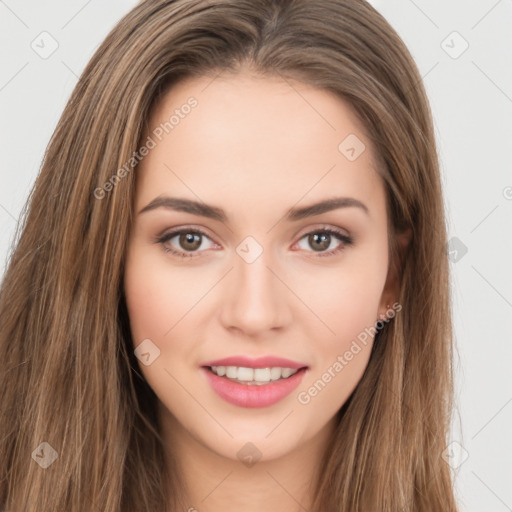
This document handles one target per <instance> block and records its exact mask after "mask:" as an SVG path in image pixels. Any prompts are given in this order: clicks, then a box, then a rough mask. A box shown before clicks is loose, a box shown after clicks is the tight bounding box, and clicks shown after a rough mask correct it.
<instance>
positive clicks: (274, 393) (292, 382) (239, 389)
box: [201, 367, 307, 407]
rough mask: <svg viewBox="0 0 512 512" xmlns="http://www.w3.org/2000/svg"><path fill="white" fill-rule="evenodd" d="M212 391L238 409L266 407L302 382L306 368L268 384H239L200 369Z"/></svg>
mask: <svg viewBox="0 0 512 512" xmlns="http://www.w3.org/2000/svg"><path fill="white" fill-rule="evenodd" d="M201 370H203V372H204V373H205V374H206V378H207V379H208V382H209V383H210V385H211V386H212V388H213V390H214V391H215V392H216V393H217V394H218V395H219V396H220V397H221V398H223V399H224V400H226V402H229V403H231V404H233V405H238V406H239V407H268V406H269V405H273V404H275V403H277V402H279V401H280V400H282V399H283V398H285V397H286V396H288V395H289V394H290V393H291V392H292V391H293V390H294V389H295V388H296V387H297V386H298V385H299V384H300V382H301V381H302V378H303V377H304V374H305V373H306V371H307V368H301V369H300V370H298V371H297V372H296V373H294V374H293V375H292V376H291V377H288V378H287V379H280V380H276V381H273V382H269V383H268V384H261V385H258V384H252V385H250V384H239V383H238V382H234V381H232V380H229V379H227V378H224V377H219V376H218V375H216V374H215V373H213V372H212V371H211V370H210V369H208V368H205V367H202V368H201Z"/></svg>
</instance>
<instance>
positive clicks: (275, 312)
mask: <svg viewBox="0 0 512 512" xmlns="http://www.w3.org/2000/svg"><path fill="white" fill-rule="evenodd" d="M249 247H250V246H249ZM243 248H244V245H243V244H240V247H239V250H238V251H237V252H238V254H237V255H235V260H234V268H233V271H232V272H230V275H231V279H230V281H231V283H230V286H229V291H228V293H227V296H226V297H225V300H224V301H223V303H222V321H223V323H224V325H225V327H236V328H238V329H240V330H242V331H245V332H247V333H253V334H254V333H256V332H258V331H265V330H269V329H272V328H276V327H282V326H283V325H284V324H285V323H286V322H287V319H288V314H287V311H288V303H287V300H286V297H285V295H286V294H285V290H284V289H283V288H284V287H283V285H282V283H280V282H279V279H277V278H276V277H275V275H274V273H273V272H272V271H270V270H269V268H267V266H268V267H270V268H272V266H273V265H272V262H271V261H270V257H269V254H267V252H266V251H262V252H261V253H260V254H259V256H257V257H256V259H252V258H249V257H246V254H244V252H243ZM245 248H247V246H245ZM250 250H253V254H252V256H253V257H254V247H252V248H250ZM250 250H249V252H250Z"/></svg>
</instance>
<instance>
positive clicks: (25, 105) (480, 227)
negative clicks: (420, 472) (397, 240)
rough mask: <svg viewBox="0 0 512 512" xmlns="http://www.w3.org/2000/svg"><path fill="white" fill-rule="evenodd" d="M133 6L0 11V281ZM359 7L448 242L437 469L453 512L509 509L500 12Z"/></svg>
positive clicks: (508, 96) (509, 182) (508, 14)
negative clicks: (447, 469)
mask: <svg viewBox="0 0 512 512" xmlns="http://www.w3.org/2000/svg"><path fill="white" fill-rule="evenodd" d="M135 4H136V1H135V0H124V1H122V0H111V1H109V2H105V1H103V2H102V1H100V0H89V1H87V0H67V1H64V0H46V1H45V2H36V1H35V0H30V1H29V0H6V1H2V0H0V46H1V48H2V52H1V55H0V64H1V65H0V108H1V117H0V260H1V265H0V276H1V275H3V272H4V267H5V264H6V262H7V258H8V253H9V248H10V243H11V242H12V240H13V235H14V229H15V225H16V220H17V218H18V216H19V214H20V211H21V208H22V205H23V203H24V201H25V200H26V198H27V196H28V193H29V191H30V188H31V186H32V184H33V182H34V180H35V177H36V175H37V173H38V170H39V166H40V163H41V159H42V156H43V153H44V150H45V147H46V145H47V143H48V141H49V139H50V136H51V134H52V132H53V130H54V128H55V126H56V123H57V121H58V119H59V117H60V115H61V113H62V110H63V108H64V105H65V103H66V101H67V99H68V97H69V95H70V93H71V91H72V89H73V87H74V86H75V84H76V82H77V79H78V76H79V75H80V73H81V72H82V70H83V68H84V66H85V64H86V63H87V61H88V60H89V59H90V57H91V56H92V54H93V52H94V51H95V49H96V48H97V46H98V45H99V44H100V43H101V41H102V40H103V39H104V38H105V36H106V35H107V33H108V32H109V31H110V30H111V28H112V27H113V26H114V25H115V23H116V22H117V21H118V20H119V19H120V18H121V17H122V16H123V15H124V14H125V13H126V12H127V11H128V10H130V9H131V8H132V7H133V6H135ZM372 4H373V5H374V6H375V7H376V8H377V9H378V10H379V11H380V12H381V13H382V14H383V15H384V16H385V17H386V18H387V20H388V21H389V22H390V23H391V24H392V25H393V27H395V29H396V30H397V31H398V33H399V34H400V36H401V37H402V38H403V39H404V41H405V43H406V44H407V45H408V47H409V49H410V50H411V53H412V54H413V57H414V58H415V60H416V62H417V64H418V67H419V69H420V71H421V74H422V76H423V78H424V83H425V86H426V89H427V93H428V94H429V98H430V101H431V106H432V109H433V114H434V120H435V128H436V135H437V140H438V147H439V154H440V158H441V164H442V172H443V182H444V187H445V202H446V208H447V213H448V222H449V234H450V238H452V239H453V238H454V237H456V239H453V240H452V241H451V244H450V247H449V250H450V251H451V258H452V260H453V261H452V263H451V266H452V271H453V274H452V285H453V304H454V309H453V311H454V323H455V333H456V338H457V348H458V356H457V361H456V365H457V412H456V415H455V419H454V424H453V429H452V440H453V442H454V444H452V445H451V446H450V449H448V450H447V451H446V452H445V453H444V454H442V456H443V457H444V458H445V459H446V461H447V463H450V465H451V466H452V467H454V468H455V474H456V475H457V476H456V486H457V494H458V496H459V499H460V503H461V510H462V511H463V512H473V511H485V512H505V511H507V510H512V485H511V483H512V460H511V455H512V437H511V435H510V433H511V431H512V428H511V427H512V381H511V377H510V375H511V372H510V366H511V363H512V343H511V341H512V340H511V335H510V329H509V326H510V320H511V319H512V270H511V261H512V258H511V256H512V172H511V161H512V155H511V152H510V148H511V146H512V66H511V61H512V45H511V44H510V43H511V41H510V31H511V29H512V2H511V1H510V0H499V1H496V0H481V1H475V0H471V1H462V0H457V1H450V2H447V1H442V0H435V1H427V0H414V1H413V0H389V1H383V0H374V1H372ZM43 31H46V32H48V33H49V34H51V38H53V39H55V40H56V41H57V43H58V48H57V49H56V51H55V52H54V53H53V54H52V55H50V56H49V57H48V58H46V59H43V58H41V57H40V56H39V54H38V53H36V51H34V50H33V49H32V47H31V44H32V45H33V46H35V47H37V46H36V45H39V46H38V47H39V51H40V52H43V51H49V49H51V44H52V42H51V38H50V36H44V35H43V36H40V34H41V32H43ZM454 32H457V34H454ZM42 38H46V39H44V40H43V41H41V39H42ZM466 45H469V46H468V48H467V50H466V51H464V52H463V53H461V52H462V50H464V48H465V46H466ZM43 46H44V49H43ZM459 54H460V55H459ZM466 249H467V252H466V253H465V250H466ZM507 262H508V263H507ZM507 321H508V322H507Z"/></svg>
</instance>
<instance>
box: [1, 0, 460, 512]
mask: <svg viewBox="0 0 512 512" xmlns="http://www.w3.org/2000/svg"><path fill="white" fill-rule="evenodd" d="M243 69H251V70H252V71H254V72H256V73H258V74H259V75H261V76H272V77H276V76H280V77H282V78H284V79H288V78H289V79H297V80H300V81H302V82H304V83H307V84H310V85H313V86H316V87H318V88H320V89H324V90H327V91H332V92H334V93H336V94H337V95H339V97H340V98H342V99H343V100H345V101H347V102H348V103H350V104H351V105H352V106H353V108H354V110H355V112H356V113H357V115H358V116H359V117H360V119H361V120H362V122H363V123H364V125H365V127H366V129H367V132H368V134H369V138H370V141H371V143H372V144H373V146H374V149H375V151H376V153H377V154H378V156H379V158H380V160H381V166H380V172H381V174H382V176H383V178H384V180H385V184H386V189H387V196H388V211H389V226H390V241H391V247H392V248H394V249H396V247H395V246H396V243H395V240H396V237H395V235H396V234H397V233H398V232H400V231H404V230H409V231H410V233H411V239H410V243H409V246H408V249H407V252H405V253H404V256H403V262H402V266H401V268H400V269H399V271H400V292H399V297H398V301H399V303H400V304H401V305H402V311H401V312H400V314H398V315H397V316H396V317H395V318H394V320H393V321H392V322H389V323H387V324H386V326H385V327H384V328H383V329H382V331H380V332H379V334H378V337H377V339H376V342H375V344H374V348H373V351H372V355H371V358H370V361H369V364H368V367H367V369H366V371H365V374H364V376H363V378H362V380H361V381H360V383H359V384H358V386H357V388H356V390H355V391H354V393H353V394H352V396H351V397H350V399H349V400H348V401H347V402H346V403H345V405H344V406H343V407H342V409H341V410H340V412H339V415H338V416H339V424H338V427H337V430H336V432H335V435H334V438H333V439H332V443H331V448H330V450H329V451H328V452H327V453H325V455H324V461H323V462H324V464H323V466H322V467H323V471H322V472H321V474H319V475H318V482H317V485H316V489H317V492H316V494H315V497H314V498H315V500H314V506H313V508H312V511H314V512H317V511H318V512H320V511H322V512H326V511H339V512H341V511H343V512H352V511H365V512H368V511H377V510H378V511H380V512H398V511H417V512H431V511H433V510H435V511H437V512H441V511H450V512H451V511H454V510H456V505H455V501H454V497H453V490H452V483H451V478H450V472H449V468H448V466H447V465H446V464H445V462H444V461H443V460H442V457H441V454H442V451H443V449H444V448H445V442H446V436H447V430H448V428H449V419H450V411H451V381H452V375H451V357H452V353H451V350H452V348H451V318H450V300H449V280H448V261H447V255H446V251H445V243H446V227H445V220H444V213H443V199H442V191H441V186H440V177H439V167H438V160H437V154H436V145H435V140H434V134H433V127H432V119H431V113H430V109H429V105H428V101H427V97H426V94H425V90H424V87H423V85H422V81H421V76H420V75H419V73H418V70H417V68H416V65H415V64H414V62H413V60H412V58H411V56H410V54H409V52H408V50H407V49H406V47H405V45H404V44H403V42H402V41H401V39H400V38H399V37H398V35H397V34H396V32H395V31H394V30H393V29H392V28H391V26H390V25H389V24H388V23H387V22H386V20H385V19H384V18H383V17H382V16H381V15H380V14H379V13H378V12H377V11H376V10H375V9H374V8H373V7H371V6H370V5H369V4H368V3H366V2H365V1H363V0H318V1H317V0H178V1H169V0H147V1H144V2H142V3H140V4H139V5H138V6H136V7H135V8H134V9H133V10H132V11H130V12H129V13H128V14H127V15H126V16H125V17H124V18H123V19H122V20H121V21H120V22H119V23H118V24H117V26H116V27H115V28H114V29H113V30H112V32H111V33H110V34H109V35H108V37H107V38H106V40H105V41H104V42H103V43H102V44H101V46H100V47H99V48H98V50H97V51H96V53H95V54H94V56H93V57H92V59H91V61H90V62H89V64H88V65H87V67H86V69H85V71H84V72H83V74H82V76H81V77H80V80H79V82H78V84H77V85H76V87H75V89H74V91H73V93H72V95H71V98H70V99H69V101H68V104H67V106H66V108H65V110H64V112H63V114H62V117H61V119H60V121H59V123H58V125H57V128H56V130H55V132H54V134H53V136H52V138H51V140H50V143H49V145H48V148H47V151H46V153H45V156H44V160H43V163H42V167H41V170H40V174H39V176H38V177H37V180H36V182H35V185H34V188H33V190H32V192H31V195H30V197H29V199H28V201H27V204H26V208H25V210H24V212H23V216H22V220H21V221H20V225H19V232H18V236H17V242H16V246H15V248H14V250H13V251H12V253H11V255H10V259H9V262H8V268H7V271H6V273H5V276H4V280H3V283H2V287H1V291H0V318H1V324H0V360H1V361H2V365H3V370H2V372H1V373H0V507H1V508H3V509H4V510H6V509H9V510H12V511H13V512H21V511H35V510H52V511H59V512H60V511H66V512H85V511H88V510H91V511H93V510H94V511H97V510H101V511H103V512H119V511H121V510H122V511H123V512H127V511H131V510H133V511H142V510H144V511H146V510H147V511H155V512H162V511H163V510H167V509H168V506H169V504H170V503H171V502H172V501H173V500H174V502H175V503H178V501H179V500H178V497H179V495H180V483H179V480H178V474H177V472H176V471H175V468H172V467H170V465H169V464H167V465H166V463H165V461H164V457H163V455H162V453H163V444H162V443H163V441H162V438H161V435H160V431H159V428H158V421H157V418H156V413H155V411H156V407H155V403H156V396H155V394H154V392H153V391H152V390H151V389H150V388H149V386H148V385H147V383H146V382H145V380H144V379H143V378H142V376H141V373H140V371H139V370H138V365H137V361H136V359H135V357H134V354H133V345H132V340H131V336H130V331H129V324H128V316H127V312H126V307H125V301H124V295H123V286H122V281H123V279H122V278H123V272H124V253H125V246H126V241H127V237H128V234H129V229H130V226H131V223H132V198H133V193H134V185H135V173H136V166H133V165H132V166H126V162H129V161H130V159H131V158H134V155H133V154H134V151H136V150H137V148H139V147H140V143H141V137H142V134H143V133H145V132H144V129H145V127H146V126H147V122H148V116H149V113H150V111H151V109H152V107H153V106H154V105H155V102H157V101H158V99H159V98H161V97H162V95H163V94H164V93H165V92H166V91H167V90H168V89H169V87H172V85H173V84H175V83H176V82H177V81H178V80H181V79H183V78H186V77H193V76H205V75H211V76H212V79H213V78H214V77H215V76H216V74H217V73H218V72H219V71H230V72H234V73H236V72H239V71H241V70H243ZM199 108H200V107H199ZM340 142H341V141H340ZM132 162H133V161H132ZM123 167H124V172H120V171H119V170H120V169H122V168H123ZM107 183H111V186H109V185H105V184H107ZM98 191H99V192H98ZM43 442H46V443H48V445H49V446H48V445H42V446H41V443H43ZM38 450H39V451H38ZM52 450H55V453H54V452H53V451H52ZM34 452H35V453H34ZM52 455H53V456H54V457H55V455H57V457H58V458H57V459H56V460H55V462H53V464H51V465H49V466H48V467H47V468H46V469H44V468H43V467H42V466H41V465H40V464H37V463H36V462H37V460H36V459H37V456H39V457H44V458H46V459H45V460H48V457H51V456H52ZM183 506H185V505H184V504H183Z"/></svg>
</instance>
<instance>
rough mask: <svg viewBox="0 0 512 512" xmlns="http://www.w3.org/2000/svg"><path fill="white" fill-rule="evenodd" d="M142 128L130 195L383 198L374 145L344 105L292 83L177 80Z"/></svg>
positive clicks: (251, 201) (237, 78)
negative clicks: (142, 145) (148, 143)
mask: <svg viewBox="0 0 512 512" xmlns="http://www.w3.org/2000/svg"><path fill="white" fill-rule="evenodd" d="M191 98H193V102H192V103H191V100H190V99H191ZM190 104H194V105H195V106H194V107H192V108H190V107H189V106H188V105H190ZM171 118H172V119H171ZM170 121H171V122H170ZM155 130H156V131H155ZM155 133H156V134H157V135H159V136H160V138H161V140H159V139H158V137H156V136H155ZM147 136H150V137H152V138H153V139H154V140H155V142H156V145H155V147H154V148H153V149H151V151H150V152H149V154H148V155H147V156H146V157H144V159H143V160H142V161H141V163H140V164H139V168H138V169H137V182H138V184H137V189H138V194H137V195H138V197H139V199H140V201H139V204H140V203H141V202H142V201H144V200H147V201H149V200H151V199H153V197H155V196H156V195H158V194H161V193H171V192H172V193H174V195H177V194H178V195H182V196H186V197H191V193H192V194H193V195H195V196H196V197H195V199H197V198H201V199H203V198H204V199H205V200H206V198H208V199H209V201H208V202H213V203H215V202H218V203H221V202H222V201H223V199H226V198H228V197H229V198H230V204H233V205H236V198H238V199H239V201H240V205H243V206H244V207H246V208H247V207H251V206H254V207H256V206H258V205H259V204H260V201H261V200H262V199H263V198H265V200H266V201H267V202H268V201H271V202H272V204H280V203H282V202H283V201H286V202H287V203H290V201H291V203H292V204H293V203H296V202H297V201H299V200H301V198H303V197H304V201H305V202H313V201H314V200H317V199H319V198H320V199H323V198H325V197H326V195H327V196H328V195H352V196H354V197H356V198H357V199H360V200H363V201H365V202H368V201H370V202H373V201H379V200H381V202H382V201H383V187H382V182H381V178H380V176H379V175H378V173H377V170H376V166H375V158H374V154H373V148H372V147H371V144H370V142H369V140H368V137H367V135H366V130H365V128H364V126H363V125H362V123H361V122H360V121H359V119H358V117H357V115H356V114H355V112H354V111H353V109H352V108H351V106H350V105H349V104H348V103H346V102H345V101H344V100H342V99H340V98H339V97H338V96H336V95H335V94H334V93H331V92H329V91H325V90H321V89H317V88H314V87H312V86H309V85H306V84H303V83H300V82H295V81H291V80H289V79H281V78H267V77H265V78H262V77H258V76H254V75H249V74H243V73H242V74H238V75H219V76H217V77H215V76H208V77H207V76H204V77H200V78H192V79H188V80H186V81H182V82H180V83H178V84H176V85H175V86H173V87H172V88H171V89H170V90H169V91H168V92H167V93H166V95H165V96H164V97H163V98H162V99H161V100H160V102H159V103H157V104H156V105H155V107H154V109H153V111H152V114H151V117H150V120H149V129H148V131H147V132H146V133H145V135H144V139H143V140H145V139H146V137H147ZM347 150H348V153H347ZM354 156H355V158H354ZM235 193H236V198H235V197H234V196H233V194H235ZM376 195H377V196H379V197H375V196H376ZM142 196H144V197H142ZM215 198H218V201H215ZM289 206H291V204H289Z"/></svg>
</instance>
